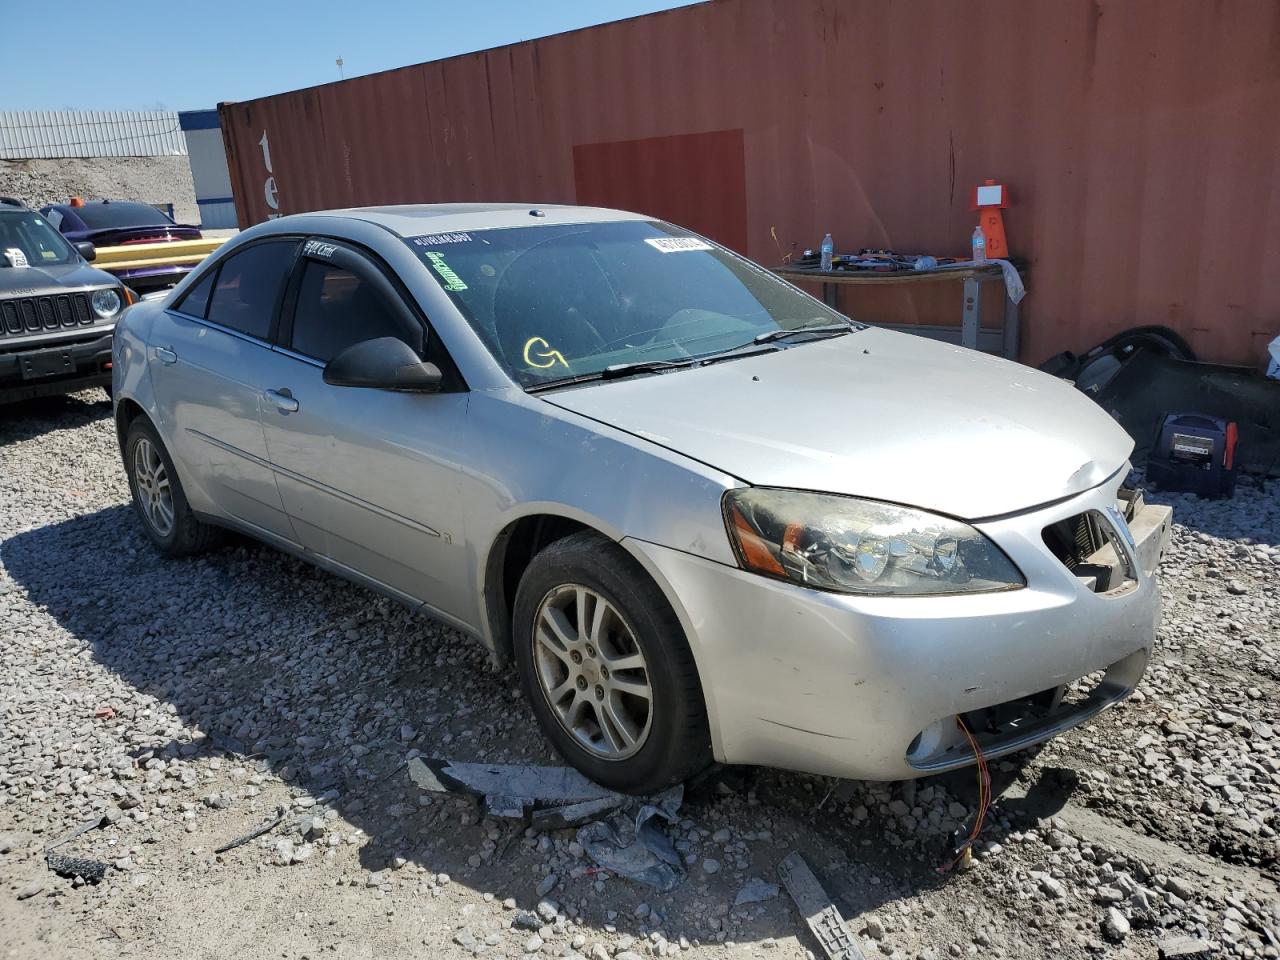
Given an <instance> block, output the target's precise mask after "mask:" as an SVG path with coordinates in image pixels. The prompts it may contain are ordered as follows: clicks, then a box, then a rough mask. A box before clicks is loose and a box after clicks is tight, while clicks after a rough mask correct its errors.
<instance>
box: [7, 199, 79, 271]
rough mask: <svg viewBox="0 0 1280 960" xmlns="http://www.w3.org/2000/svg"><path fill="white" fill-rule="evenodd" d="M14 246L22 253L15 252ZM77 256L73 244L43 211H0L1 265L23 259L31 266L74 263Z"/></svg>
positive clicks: (11, 263)
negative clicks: (47, 218) (52, 225)
mask: <svg viewBox="0 0 1280 960" xmlns="http://www.w3.org/2000/svg"><path fill="white" fill-rule="evenodd" d="M15 250H17V251H20V252H21V256H20V257H18V256H15V255H14V253H13V252H12V251H15ZM4 254H8V255H7V256H4ZM76 256H77V254H76V252H75V250H74V249H72V247H71V244H69V243H67V241H66V240H65V239H63V237H62V234H60V233H59V232H58V231H57V230H55V229H53V227H51V226H50V225H49V221H47V220H45V218H44V217H42V216H40V214H38V213H31V212H29V211H26V210H23V211H20V212H18V213H0V267H7V266H11V265H13V263H14V262H15V261H18V262H21V261H22V260H25V261H26V262H27V265H28V266H32V267H36V266H49V265H50V264H56V263H71V262H73V261H74V260H75V258H76Z"/></svg>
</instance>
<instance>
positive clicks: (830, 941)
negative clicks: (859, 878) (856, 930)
mask: <svg viewBox="0 0 1280 960" xmlns="http://www.w3.org/2000/svg"><path fill="white" fill-rule="evenodd" d="M778 876H779V878H780V879H781V880H782V883H783V884H784V885H785V886H786V888H787V893H789V894H791V899H792V900H794V901H795V902H796V906H797V907H798V908H799V910H800V915H801V916H802V917H804V919H805V922H806V923H807V924H808V925H809V929H810V930H811V931H812V932H813V935H814V937H815V938H816V939H817V941H818V943H819V945H821V947H822V950H823V952H824V953H826V955H827V956H828V957H830V958H831V960H866V955H865V954H864V953H863V952H862V948H861V947H859V946H858V942H857V941H856V940H854V938H853V935H852V934H851V933H849V930H848V928H847V927H846V926H845V925H844V918H843V917H842V916H840V911H839V910H837V909H836V905H835V904H834V903H832V902H831V898H830V897H829V896H827V891H826V890H824V889H822V884H820V883H818V878H817V877H815V876H814V875H813V871H812V870H810V869H809V865H808V864H807V863H805V862H804V858H803V857H802V856H800V854H799V852H798V851H794V850H793V851H792V852H791V853H789V854H787V856H786V857H785V858H784V859H783V861H782V862H781V863H780V864H778Z"/></svg>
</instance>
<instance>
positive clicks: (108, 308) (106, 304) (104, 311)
mask: <svg viewBox="0 0 1280 960" xmlns="http://www.w3.org/2000/svg"><path fill="white" fill-rule="evenodd" d="M89 303H91V304H92V305H93V312H94V313H96V314H97V315H98V316H99V317H101V318H102V319H103V320H107V319H109V318H111V317H114V316H115V315H116V314H117V313H119V312H120V294H118V293H116V292H115V291H114V290H95V291H93V294H92V295H91V296H90V297H89Z"/></svg>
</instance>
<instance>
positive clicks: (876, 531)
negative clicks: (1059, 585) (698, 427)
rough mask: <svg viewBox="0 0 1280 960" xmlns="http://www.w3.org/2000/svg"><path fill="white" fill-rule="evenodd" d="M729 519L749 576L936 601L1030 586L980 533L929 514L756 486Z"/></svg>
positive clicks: (729, 501) (738, 494) (728, 511)
mask: <svg viewBox="0 0 1280 960" xmlns="http://www.w3.org/2000/svg"><path fill="white" fill-rule="evenodd" d="M724 515H725V525H726V526H727V527H728V529H729V539H730V540H731V541H732V542H733V546H734V551H735V553H736V554H737V556H738V562H739V563H740V564H741V565H742V567H743V569H746V570H751V571H753V572H755V573H762V574H765V575H766V576H771V577H778V578H780V579H786V580H791V581H793V582H795V583H799V584H802V585H804V586H806V587H815V588H817V589H819V590H834V591H837V592H839V593H861V594H898V595H903V596H926V595H930V594H949V593H984V592H988V591H992V590H1011V589H1016V588H1018V587H1022V586H1025V585H1026V581H1025V580H1023V578H1022V574H1020V573H1019V572H1018V569H1017V567H1015V566H1014V565H1013V563H1012V561H1010V560H1009V558H1008V557H1006V556H1005V555H1004V553H1003V552H1002V551H1001V550H1000V548H999V547H997V546H996V545H995V544H994V543H992V542H991V541H990V540H988V539H987V538H986V537H984V536H983V535H982V534H981V533H979V532H978V531H977V530H975V529H974V528H973V527H971V526H969V525H968V524H965V523H961V522H960V521H958V520H952V519H950V518H949V517H941V516H938V515H937V514H933V513H926V512H925V511H923V510H914V509H912V508H910V507H899V506H895V505H894V504H890V503H880V502H878V501H875V500H859V499H857V498H855V497H839V496H832V495H830V494H823V493H805V492H802V491H797V490H771V489H767V488H761V487H753V488H747V489H742V490H730V491H729V492H728V493H726V494H725V497H724Z"/></svg>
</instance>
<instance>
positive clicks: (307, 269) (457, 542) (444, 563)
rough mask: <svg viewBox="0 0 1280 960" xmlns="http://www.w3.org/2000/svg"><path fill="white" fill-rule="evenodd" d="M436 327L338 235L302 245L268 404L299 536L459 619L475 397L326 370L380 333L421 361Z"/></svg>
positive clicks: (277, 461) (274, 450)
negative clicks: (466, 439)
mask: <svg viewBox="0 0 1280 960" xmlns="http://www.w3.org/2000/svg"><path fill="white" fill-rule="evenodd" d="M427 335H428V334H427V330H426V326H425V324H424V323H423V321H422V320H421V319H420V318H419V317H418V315H417V313H416V311H415V310H413V309H412V308H411V307H410V306H409V305H408V304H407V303H406V302H405V300H404V297H403V296H402V295H401V293H400V290H399V288H398V287H397V286H396V285H394V284H393V283H392V282H391V281H390V280H389V278H388V277H387V275H386V274H385V273H383V271H382V269H381V268H380V267H379V266H378V265H377V264H375V263H374V262H373V261H372V260H371V259H370V258H369V257H367V256H366V255H365V254H363V253H362V252H361V251H359V250H358V249H356V248H354V247H350V246H346V245H344V244H342V243H340V242H336V241H333V240H329V239H313V240H309V241H307V242H306V243H305V244H303V252H302V257H301V258H300V262H299V266H298V270H297V271H296V273H295V275H294V278H293V281H292V282H291V284H290V291H289V295H288V296H287V298H286V303H285V315H284V316H283V317H282V322H281V328H280V335H279V337H278V343H277V345H276V348H275V350H274V352H273V361H272V364H273V369H272V372H271V379H270V382H269V384H268V388H267V390H266V391H265V393H264V397H263V404H262V418H263V425H264V428H265V432H266V439H267V450H268V455H269V457H270V460H271V464H272V467H273V469H274V470H275V473H276V481H277V484H278V486H279V489H280V497H281V500H282V501H283V503H284V508H285V512H286V513H287V514H288V515H289V517H290V519H291V520H292V522H293V525H294V529H295V530H296V531H297V534H298V537H299V539H300V540H301V541H302V542H303V544H304V546H306V547H307V548H308V549H309V550H310V551H312V552H313V553H316V554H319V555H320V556H322V557H324V558H326V559H327V560H329V561H330V562H331V563H333V564H336V565H338V566H340V567H342V568H345V569H347V570H350V571H354V572H355V573H357V574H359V575H361V576H362V577H365V578H368V579H369V580H373V581H375V582H376V584H378V585H380V586H382V587H383V588H387V589H389V590H390V591H391V592H393V593H395V594H397V595H399V596H400V597H401V598H402V599H404V600H406V601H414V602H425V603H427V604H429V605H430V606H431V607H433V608H435V609H436V610H439V611H441V612H443V613H445V614H448V615H449V616H452V617H455V618H463V617H465V616H466V615H467V613H468V612H469V611H470V610H472V609H473V608H474V603H473V602H470V600H469V598H468V590H467V583H466V578H465V574H464V572H465V570H466V569H467V564H466V563H465V561H464V557H463V543H464V539H463V537H462V531H461V529H460V527H459V523H460V521H459V517H460V516H461V510H460V509H459V505H458V499H459V483H458V476H459V473H458V465H457V462H456V456H455V448H456V441H457V438H458V436H459V435H460V431H461V430H462V427H463V421H464V418H465V416H466V409H467V394H466V392H465V390H460V389H455V390H453V391H452V392H449V391H442V392H440V393H435V394H422V393H403V392H398V391H392V390H377V389H366V388H353V387H339V386H331V385H330V384H327V383H325V382H324V366H325V364H326V363H327V362H328V361H329V360H331V359H333V357H335V356H336V355H337V354H338V353H340V352H341V351H342V350H343V349H345V348H346V347H348V346H351V345H352V344H355V343H359V342H362V341H364V340H370V339H373V338H376V337H386V336H394V337H398V338H400V339H402V340H404V341H405V342H406V343H408V344H409V345H410V346H411V347H413V348H414V349H415V350H416V351H417V352H418V354H419V355H420V356H421V355H422V354H423V351H424V349H425V342H426V337H427Z"/></svg>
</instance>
